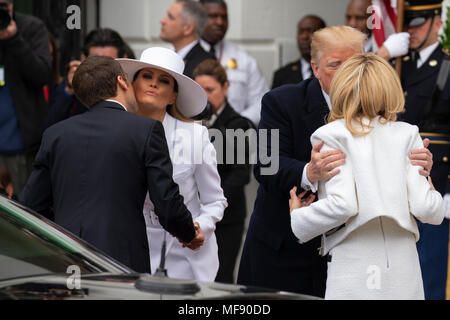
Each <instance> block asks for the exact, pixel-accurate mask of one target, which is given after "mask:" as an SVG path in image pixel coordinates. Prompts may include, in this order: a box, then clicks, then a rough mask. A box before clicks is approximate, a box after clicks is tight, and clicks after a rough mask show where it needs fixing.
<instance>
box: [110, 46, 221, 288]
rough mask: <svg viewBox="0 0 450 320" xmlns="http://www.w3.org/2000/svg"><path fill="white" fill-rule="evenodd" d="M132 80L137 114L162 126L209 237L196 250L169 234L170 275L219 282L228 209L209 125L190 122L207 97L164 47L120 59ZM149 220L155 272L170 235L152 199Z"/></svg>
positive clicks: (176, 172) (178, 177)
mask: <svg viewBox="0 0 450 320" xmlns="http://www.w3.org/2000/svg"><path fill="white" fill-rule="evenodd" d="M118 60H119V62H120V63H121V65H122V67H123V69H124V70H125V72H127V74H128V77H129V79H130V80H132V84H133V88H134V91H135V95H136V100H137V103H138V106H139V112H138V115H140V116H144V117H148V118H152V119H156V120H159V121H161V122H162V124H163V127H164V130H165V133H166V140H167V144H168V148H169V153H170V157H171V160H172V164H173V179H174V181H175V182H176V183H177V184H178V186H179V188H180V194H181V195H182V196H183V197H184V203H185V205H186V207H187V208H188V209H189V211H190V212H191V214H192V218H193V220H194V224H195V225H196V227H197V228H198V230H201V231H202V232H203V234H204V237H205V242H204V244H203V246H202V247H200V248H199V249H197V250H195V251H193V250H189V249H188V248H186V247H185V244H182V243H180V242H178V240H177V239H175V238H173V237H171V236H170V235H169V236H167V237H166V239H167V247H166V255H165V260H166V269H167V273H168V276H169V277H172V278H179V279H195V280H198V281H214V279H215V277H216V274H217V270H218V268H219V260H218V252H217V241H216V237H215V235H214V230H215V226H216V223H217V222H218V221H220V220H221V219H222V217H223V212H224V210H225V208H226V206H227V202H226V199H225V197H224V195H223V190H222V188H221V187H220V177H219V174H218V172H217V163H216V153H215V149H214V146H213V145H212V144H211V142H210V141H209V135H208V131H207V129H206V128H205V127H203V126H201V125H199V124H196V123H194V122H193V121H191V120H189V117H193V116H195V115H197V114H199V113H200V112H201V111H202V110H203V108H204V107H205V106H206V103H207V99H206V93H205V92H204V91H203V89H202V88H201V87H200V86H199V85H198V84H197V83H196V82H194V81H193V80H191V79H190V78H188V77H186V76H184V75H183V69H184V62H183V59H182V58H181V57H180V56H179V55H178V54H176V53H175V52H173V51H172V50H168V49H165V48H149V49H147V50H145V51H144V52H143V53H142V56H141V59H140V60H131V59H118ZM144 217H145V221H146V225H147V236H148V238H149V247H150V260H151V269H152V273H154V272H155V270H156V269H157V267H158V266H159V264H160V261H161V246H162V243H163V239H164V237H165V233H166V231H164V229H163V228H162V227H161V224H160V223H159V221H158V218H157V216H156V215H155V213H154V207H153V203H152V202H151V200H150V199H149V197H148V195H147V199H146V201H145V205H144Z"/></svg>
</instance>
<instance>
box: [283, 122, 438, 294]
mask: <svg viewBox="0 0 450 320" xmlns="http://www.w3.org/2000/svg"><path fill="white" fill-rule="evenodd" d="M364 122H365V123H366V124H369V121H368V119H364ZM370 125H371V126H372V130H371V131H370V133H368V134H367V135H364V136H353V135H352V134H351V133H350V132H349V131H348V130H347V128H346V127H345V121H344V120H337V121H334V122H331V123H329V124H327V125H325V126H323V127H321V128H319V129H318V130H316V132H315V133H314V134H313V135H312V136H311V142H312V143H313V144H315V143H317V142H318V141H324V142H325V145H324V147H323V148H322V150H330V149H338V150H341V151H343V152H344V153H345V154H346V160H345V161H346V162H345V164H344V165H343V166H341V167H340V170H341V172H340V173H339V174H338V175H336V176H334V177H333V178H331V179H330V180H328V181H327V182H320V183H319V201H317V202H315V203H313V204H311V205H310V206H308V207H304V208H299V209H296V210H294V211H293V212H292V215H291V227H292V231H293V232H294V234H295V236H296V237H297V238H298V239H299V241H300V242H306V241H309V240H310V239H312V238H314V237H316V236H318V235H321V234H322V248H321V254H322V255H325V254H327V253H329V254H330V256H331V262H329V263H328V276H327V286H326V293H325V298H326V299H424V293H423V283H422V276H421V272H420V264H419V259H418V254H417V249H416V245H415V243H416V241H418V240H419V231H418V228H417V224H416V221H415V218H417V219H419V220H420V221H421V222H423V223H430V224H436V225H438V224H440V223H441V222H442V220H443V218H444V208H443V200H442V196H441V195H440V194H439V192H437V191H435V190H431V188H430V185H429V184H428V182H427V179H426V178H425V177H423V176H421V175H419V167H418V166H412V165H411V162H410V160H409V158H408V155H409V153H410V152H411V150H413V149H417V148H421V147H423V143H422V140H421V138H420V135H419V133H418V128H417V127H416V126H412V125H409V124H407V123H403V122H388V123H386V124H382V123H380V122H379V118H378V117H377V118H375V119H373V120H372V122H371V123H370ZM341 226H342V227H341ZM340 227H341V228H340Z"/></svg>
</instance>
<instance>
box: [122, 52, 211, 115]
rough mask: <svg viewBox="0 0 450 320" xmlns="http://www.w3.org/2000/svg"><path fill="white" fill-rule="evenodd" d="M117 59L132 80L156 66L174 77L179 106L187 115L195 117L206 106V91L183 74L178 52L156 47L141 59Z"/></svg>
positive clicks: (182, 62) (182, 63)
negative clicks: (138, 73) (142, 70)
mask: <svg viewBox="0 0 450 320" xmlns="http://www.w3.org/2000/svg"><path fill="white" fill-rule="evenodd" d="M116 60H117V61H118V62H119V63H120V65H121V66H122V68H123V70H124V71H125V72H126V73H127V75H128V79H129V80H130V81H133V79H134V75H135V74H136V72H138V71H139V70H141V69H144V68H156V69H159V70H162V71H164V72H167V73H168V74H170V75H171V76H172V77H174V79H175V80H176V81H177V84H178V96H177V101H176V104H177V108H178V110H179V111H180V112H181V113H182V114H183V115H184V116H185V117H187V118H191V117H194V116H196V115H198V114H200V113H201V112H202V111H203V109H204V108H205V107H206V104H207V97H206V93H205V91H204V90H203V88H202V87H201V86H200V85H199V84H198V83H197V82H195V81H194V80H192V79H191V78H189V77H187V76H185V75H184V74H183V71H184V61H183V59H182V58H181V56H180V55H178V54H177V53H176V52H174V51H172V50H169V49H166V48H160V47H154V48H148V49H146V50H145V51H144V52H143V53H142V55H141V59H140V60H134V59H125V58H121V59H116Z"/></svg>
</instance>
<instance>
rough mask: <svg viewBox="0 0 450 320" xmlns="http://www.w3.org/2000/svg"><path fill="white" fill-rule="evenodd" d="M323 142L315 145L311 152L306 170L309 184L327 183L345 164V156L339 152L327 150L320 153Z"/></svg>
mask: <svg viewBox="0 0 450 320" xmlns="http://www.w3.org/2000/svg"><path fill="white" fill-rule="evenodd" d="M323 145H324V142H323V141H322V142H319V143H316V144H315V145H314V147H313V149H312V151H311V161H310V162H309V164H308V167H307V169H306V177H307V178H308V180H309V182H311V183H316V182H317V181H328V180H329V179H331V178H332V177H334V176H335V175H337V174H338V173H339V172H340V170H339V169H336V168H337V167H339V166H342V165H343V164H344V163H345V154H344V153H343V152H342V151H340V150H327V151H323V152H320V149H322V147H323Z"/></svg>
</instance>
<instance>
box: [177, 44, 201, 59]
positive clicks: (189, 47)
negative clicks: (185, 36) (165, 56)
mask: <svg viewBox="0 0 450 320" xmlns="http://www.w3.org/2000/svg"><path fill="white" fill-rule="evenodd" d="M197 43H198V40H195V41H193V42H191V43H190V44H188V45H187V46H185V47H184V48H183V49H180V50H178V51H176V53H178V54H179V55H180V56H181V57H182V58H183V59H184V58H186V56H187V54H188V53H189V52H190V51H191V50H192V48H194V47H195V46H196V45H197Z"/></svg>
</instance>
